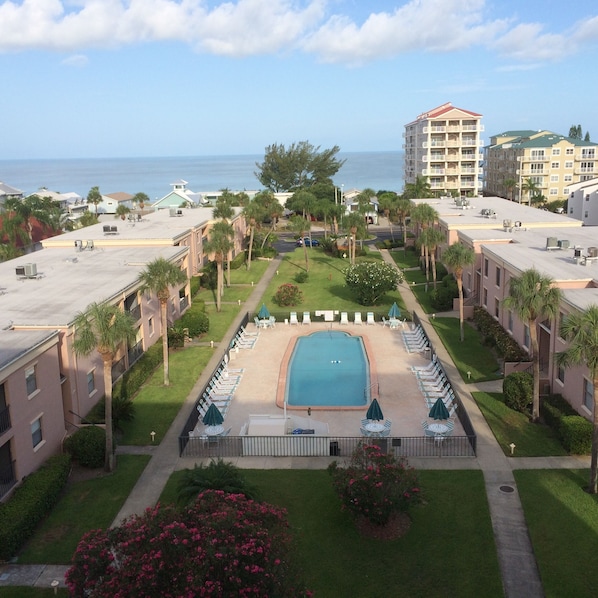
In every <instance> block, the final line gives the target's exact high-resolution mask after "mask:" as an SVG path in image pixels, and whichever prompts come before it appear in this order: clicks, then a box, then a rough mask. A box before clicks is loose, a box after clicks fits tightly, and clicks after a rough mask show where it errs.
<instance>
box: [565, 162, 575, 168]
mask: <svg viewBox="0 0 598 598" xmlns="http://www.w3.org/2000/svg"><path fill="white" fill-rule="evenodd" d="M565 168H573V162H565Z"/></svg>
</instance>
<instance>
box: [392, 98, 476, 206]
mask: <svg viewBox="0 0 598 598" xmlns="http://www.w3.org/2000/svg"><path fill="white" fill-rule="evenodd" d="M481 120H482V115H481V114H477V113H476V112H471V111H470V110H463V109H462V108H456V107H454V106H453V105H452V104H451V103H450V102H448V103H446V104H443V105H442V106H438V108H434V109H433V110H430V111H428V112H424V113H422V114H420V115H419V116H418V117H417V118H416V119H415V120H414V121H413V122H410V123H409V124H407V125H405V132H404V133H403V136H404V138H405V143H404V144H403V148H404V150H405V173H404V179H405V183H415V180H416V178H417V177H418V176H423V177H426V179H427V180H428V182H429V184H430V187H431V188H432V190H433V191H434V192H435V193H437V194H446V195H453V196H462V195H468V196H472V195H478V193H479V192H480V191H481V174H482V169H481V166H480V164H481V160H482V158H483V155H482V153H481V148H482V147H483V142H482V140H481V139H480V133H481V132H482V131H483V130H484V127H483V125H482V124H481Z"/></svg>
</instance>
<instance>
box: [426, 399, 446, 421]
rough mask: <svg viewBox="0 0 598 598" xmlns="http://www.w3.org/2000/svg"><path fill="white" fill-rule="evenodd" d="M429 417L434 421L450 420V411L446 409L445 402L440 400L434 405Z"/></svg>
mask: <svg viewBox="0 0 598 598" xmlns="http://www.w3.org/2000/svg"><path fill="white" fill-rule="evenodd" d="M428 416H429V417H432V418H434V419H448V418H449V412H448V409H447V408H446V405H445V404H444V401H443V400H442V399H438V400H437V401H436V402H435V403H434V405H432V409H430V413H428Z"/></svg>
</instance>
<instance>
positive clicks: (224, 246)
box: [204, 223, 233, 311]
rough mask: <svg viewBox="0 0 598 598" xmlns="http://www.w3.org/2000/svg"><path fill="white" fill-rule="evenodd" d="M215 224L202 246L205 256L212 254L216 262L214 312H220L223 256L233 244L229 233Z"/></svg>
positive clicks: (222, 285)
mask: <svg viewBox="0 0 598 598" xmlns="http://www.w3.org/2000/svg"><path fill="white" fill-rule="evenodd" d="M217 224H219V223H216V224H215V225H214V226H213V227H212V229H211V230H210V233H209V237H208V240H207V242H206V243H205V244H204V251H205V252H206V253H207V254H213V256H214V261H215V262H216V270H217V283H216V311H220V310H221V309H222V295H223V293H224V276H223V271H222V270H223V268H222V264H223V262H224V256H225V255H227V254H228V252H229V251H230V250H231V249H232V246H233V243H232V241H231V240H230V235H229V232H228V231H224V230H222V228H220V227H217V226H216V225H217ZM220 224H224V225H225V226H227V227H229V228H230V225H227V224H226V223H220Z"/></svg>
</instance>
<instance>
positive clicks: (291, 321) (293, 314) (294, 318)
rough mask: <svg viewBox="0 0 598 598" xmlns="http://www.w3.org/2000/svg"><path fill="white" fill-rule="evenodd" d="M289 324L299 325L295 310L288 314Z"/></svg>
mask: <svg viewBox="0 0 598 598" xmlns="http://www.w3.org/2000/svg"><path fill="white" fill-rule="evenodd" d="M289 324H291V325H293V324H296V325H299V320H297V312H296V311H292V312H291V315H290V316H289Z"/></svg>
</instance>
